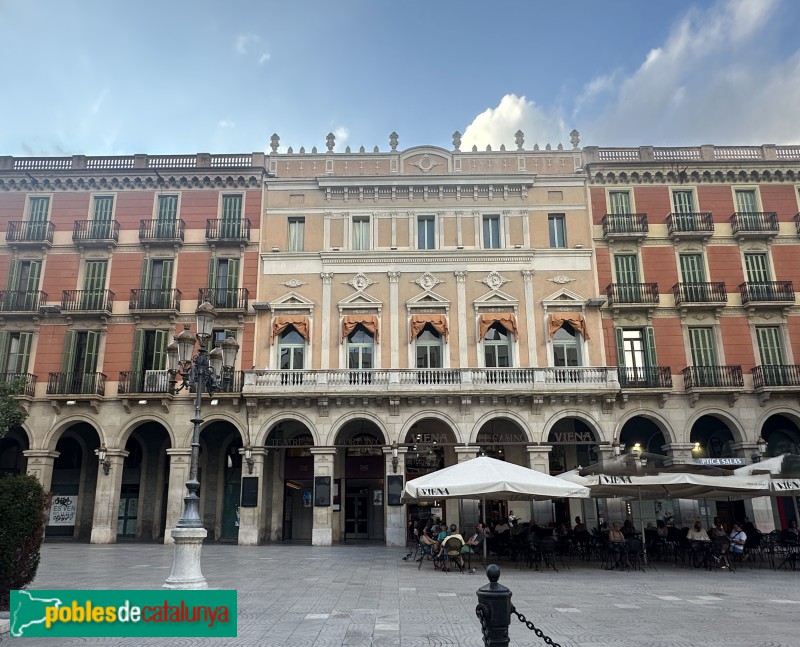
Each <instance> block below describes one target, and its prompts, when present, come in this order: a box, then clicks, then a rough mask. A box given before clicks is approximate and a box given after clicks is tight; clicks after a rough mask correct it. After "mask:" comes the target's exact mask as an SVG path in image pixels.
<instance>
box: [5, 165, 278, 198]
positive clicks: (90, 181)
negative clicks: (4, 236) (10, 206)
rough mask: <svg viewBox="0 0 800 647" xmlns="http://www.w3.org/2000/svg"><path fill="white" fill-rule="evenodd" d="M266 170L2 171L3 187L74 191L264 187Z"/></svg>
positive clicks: (26, 189)
mask: <svg viewBox="0 0 800 647" xmlns="http://www.w3.org/2000/svg"><path fill="white" fill-rule="evenodd" d="M265 178H266V172H264V171H260V172H259V171H256V170H254V169H247V171H246V172H243V173H241V172H228V173H226V172H212V173H209V172H207V171H200V170H198V171H187V172H182V173H180V174H169V173H161V172H159V174H158V175H157V174H156V173H155V172H153V171H145V170H143V171H141V172H137V171H126V172H124V173H112V172H108V171H105V172H102V173H98V172H97V171H91V170H87V171H66V172H58V171H47V172H45V173H41V172H39V173H37V174H36V176H35V177H34V176H33V175H32V174H30V173H24V172H19V171H10V172H6V173H0V191H7V192H11V191H19V192H25V193H36V192H54V191H63V192H74V191H142V190H147V191H170V190H173V191H178V190H180V191H186V190H192V189H205V190H207V189H260V188H262V186H263V184H264V179H265Z"/></svg>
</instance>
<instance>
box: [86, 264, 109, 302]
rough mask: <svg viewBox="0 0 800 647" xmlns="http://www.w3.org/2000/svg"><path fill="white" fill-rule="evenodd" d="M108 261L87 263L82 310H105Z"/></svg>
mask: <svg viewBox="0 0 800 647" xmlns="http://www.w3.org/2000/svg"><path fill="white" fill-rule="evenodd" d="M107 269H108V261H86V265H85V272H84V275H83V294H82V296H81V310H102V309H104V308H105V292H106V270H107Z"/></svg>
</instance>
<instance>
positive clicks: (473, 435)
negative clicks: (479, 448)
mask: <svg viewBox="0 0 800 647" xmlns="http://www.w3.org/2000/svg"><path fill="white" fill-rule="evenodd" d="M498 419H506V420H510V421H511V422H513V423H514V424H515V425H516V426H517V427H519V429H520V431H521V432H522V433H523V434H524V435H525V436H526V437H527V439H528V442H531V443H532V442H535V441H534V440H533V434H532V432H531V429H530V427H529V426H528V423H527V422H526V421H525V419H524V418H522V416H520V415H519V414H516V413H514V412H513V411H509V410H507V409H495V410H493V411H488V412H487V413H485V414H483V415H482V416H481V417H480V418H478V420H476V421H475V424H474V425H473V427H472V431H470V433H469V444H470V445H475V444H477V443H478V434H479V433H480V432H481V429H482V428H483V426H484V425H485V424H486V423H487V422H491V421H492V420H498Z"/></svg>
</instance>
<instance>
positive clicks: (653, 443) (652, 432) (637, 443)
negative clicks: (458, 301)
mask: <svg viewBox="0 0 800 647" xmlns="http://www.w3.org/2000/svg"><path fill="white" fill-rule="evenodd" d="M619 443H620V446H622V445H624V446H625V449H624V450H622V451H624V452H630V451H634V452H643V453H647V454H659V455H661V456H666V454H667V453H666V451H664V449H662V447H663V446H664V445H666V444H667V441H666V439H665V438H664V434H663V433H662V431H661V429H660V428H659V426H658V425H657V424H656V423H655V422H653V421H652V420H650V419H648V418H645V417H643V416H636V417H634V418H631V419H630V420H628V421H627V422H626V423H625V424H624V425H623V427H622V430H621V431H620V433H619Z"/></svg>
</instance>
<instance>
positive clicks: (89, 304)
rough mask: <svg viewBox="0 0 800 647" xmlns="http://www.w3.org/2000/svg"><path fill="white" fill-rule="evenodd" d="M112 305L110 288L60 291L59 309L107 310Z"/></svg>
mask: <svg viewBox="0 0 800 647" xmlns="http://www.w3.org/2000/svg"><path fill="white" fill-rule="evenodd" d="M113 307H114V293H113V292H112V291H111V290H64V291H63V292H62V293H61V310H63V311H69V312H75V311H78V312H80V311H87V312H108V313H109V314H110V313H111V310H112V309H113Z"/></svg>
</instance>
